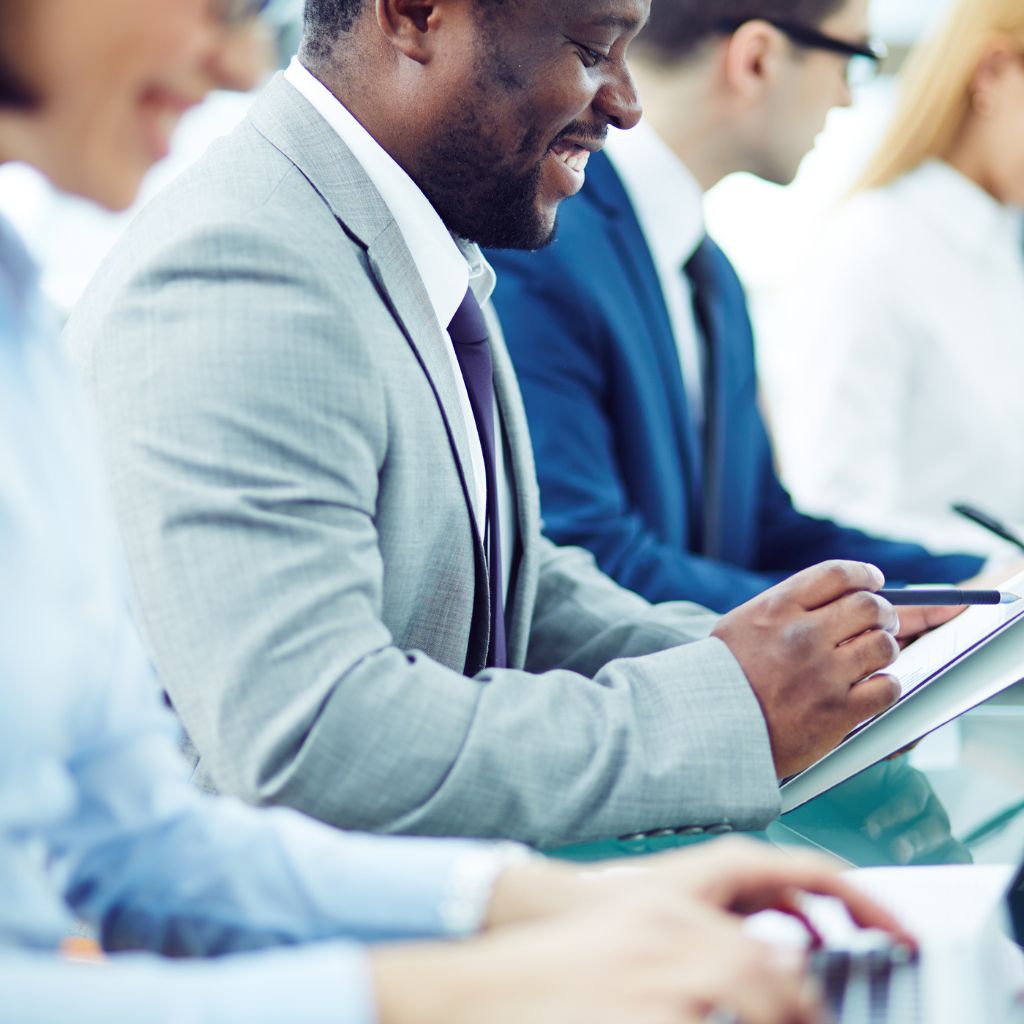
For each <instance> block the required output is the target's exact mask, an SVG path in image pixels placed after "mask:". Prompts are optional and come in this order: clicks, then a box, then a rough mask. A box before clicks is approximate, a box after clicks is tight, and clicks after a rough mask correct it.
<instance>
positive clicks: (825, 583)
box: [779, 561, 885, 611]
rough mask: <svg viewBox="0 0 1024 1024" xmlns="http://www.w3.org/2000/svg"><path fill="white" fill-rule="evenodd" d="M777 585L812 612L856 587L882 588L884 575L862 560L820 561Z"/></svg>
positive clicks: (860, 588) (856, 588)
mask: <svg viewBox="0 0 1024 1024" xmlns="http://www.w3.org/2000/svg"><path fill="white" fill-rule="evenodd" d="M779 586H780V589H781V590H784V591H785V592H786V593H787V596H790V597H792V598H793V599H794V600H796V601H797V602H798V603H799V604H800V605H801V606H802V607H803V608H806V609H807V610H808V611H813V610H814V609H816V608H824V607H825V605H827V604H831V603H832V602H833V601H835V600H836V599H837V598H840V597H843V596H844V595H845V594H850V593H853V592H854V591H856V590H871V591H874V590H881V589H882V587H884V586H885V576H883V575H882V571H881V570H880V569H877V568H876V567H875V566H873V565H868V564H867V563H865V562H841V561H833V562H822V564H821V565H815V566H812V567H811V568H810V569H804V570H803V572H798V573H797V574H796V575H795V576H791V577H790V578H789V579H788V580H786V581H785V582H784V583H781V584H780V585H779Z"/></svg>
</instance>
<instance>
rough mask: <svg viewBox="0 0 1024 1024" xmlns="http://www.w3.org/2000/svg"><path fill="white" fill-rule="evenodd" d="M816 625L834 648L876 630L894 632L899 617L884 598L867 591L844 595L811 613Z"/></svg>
mask: <svg viewBox="0 0 1024 1024" xmlns="http://www.w3.org/2000/svg"><path fill="white" fill-rule="evenodd" d="M815 618H816V619H817V622H818V628H819V629H821V630H822V631H823V635H824V636H825V637H827V638H828V639H829V640H830V641H831V642H832V643H833V644H834V645H835V646H836V647H838V646H839V645H840V644H844V643H847V642H848V641H850V640H852V639H853V638H854V637H858V636H860V635H861V634H862V633H867V632H869V631H870V630H873V629H877V630H883V631H884V632H887V633H891V634H893V635H895V634H896V632H897V630H898V629H899V628H900V617H899V615H898V614H897V613H896V609H895V608H893V606H892V605H891V604H889V602H888V601H886V600H885V599H884V598H881V597H879V596H878V595H877V594H873V593H871V592H870V591H867V590H858V591H856V592H854V593H852V594H846V595H844V596H843V597H840V598H839V599H838V600H836V601H833V602H832V603H831V604H830V605H826V606H825V607H824V608H819V609H818V611H817V612H815Z"/></svg>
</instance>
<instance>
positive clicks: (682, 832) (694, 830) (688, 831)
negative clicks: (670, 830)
mask: <svg viewBox="0 0 1024 1024" xmlns="http://www.w3.org/2000/svg"><path fill="white" fill-rule="evenodd" d="M674 831H675V834H676V835H677V836H683V837H686V836H702V835H704V829H703V828H701V826H700V825H687V826H686V827H685V828H677V829H675V830H674Z"/></svg>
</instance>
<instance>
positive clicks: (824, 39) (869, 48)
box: [718, 18, 889, 88]
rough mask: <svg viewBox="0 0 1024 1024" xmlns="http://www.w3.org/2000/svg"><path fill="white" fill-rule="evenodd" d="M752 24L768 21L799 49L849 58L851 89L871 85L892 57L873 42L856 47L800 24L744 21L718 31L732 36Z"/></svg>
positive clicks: (778, 20) (725, 23)
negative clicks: (870, 82) (867, 83)
mask: <svg viewBox="0 0 1024 1024" xmlns="http://www.w3.org/2000/svg"><path fill="white" fill-rule="evenodd" d="M748 21H764V22H766V23H767V24H769V25H771V26H772V27H773V28H776V29H778V30H779V31H780V32H781V33H782V34H783V35H785V36H787V37H788V38H789V39H790V40H792V42H794V43H796V44H797V46H804V47H807V48H808V49H811V50H825V51H827V52H828V53H838V54H841V55H842V56H844V57H845V58H846V61H847V63H846V81H847V83H848V84H849V85H850V87H851V88H856V87H857V86H859V85H863V84H864V83H865V82H869V81H871V79H872V78H874V77H875V76H876V75H877V74H878V72H879V71H880V70H881V67H882V62H883V61H884V60H885V58H886V57H887V56H888V55H889V53H888V50H887V49H886V47H885V44H884V43H882V42H881V41H876V40H873V41H872V42H870V43H853V42H850V41H849V40H847V39H837V38H836V37H835V36H830V35H827V34H826V33H825V32H819V31H818V29H816V28H810V27H809V26H807V25H800V24H797V23H796V22H792V21H786V20H784V19H782V18H743V19H740V20H735V21H723V22H720V23H719V25H718V30H719V31H720V32H724V33H727V34H732V33H733V32H735V31H736V30H737V29H738V28H740V26H742V25H745V24H746V23H747V22H748Z"/></svg>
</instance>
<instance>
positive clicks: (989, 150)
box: [961, 41, 1024, 207]
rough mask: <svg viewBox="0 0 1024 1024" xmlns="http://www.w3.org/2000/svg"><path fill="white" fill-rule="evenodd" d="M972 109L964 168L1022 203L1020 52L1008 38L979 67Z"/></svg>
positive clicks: (1023, 73) (1023, 82) (1023, 62)
mask: <svg viewBox="0 0 1024 1024" xmlns="http://www.w3.org/2000/svg"><path fill="white" fill-rule="evenodd" d="M972 108H973V112H972V113H971V114H970V115H969V124H968V125H967V131H966V132H965V133H964V134H965V139H966V140H967V141H966V146H967V147H969V150H970V151H969V152H967V153H966V154H964V155H965V156H966V157H967V161H966V164H967V166H966V167H965V168H963V169H964V170H966V171H967V172H968V173H969V174H970V175H971V176H972V177H974V178H975V179H976V180H977V181H978V184H980V185H981V186H982V187H983V188H985V189H987V190H988V191H989V192H990V193H991V194H992V195H993V196H995V198H996V199H998V200H999V201H1000V202H1002V203H1005V204H1006V205H1008V206H1021V207H1024V55H1022V54H1021V53H1020V52H1019V51H1018V50H1016V49H1015V48H1014V47H1013V44H1012V43H1011V42H1009V41H1007V42H1006V44H1005V45H1003V46H1001V47H1000V48H999V50H998V51H997V52H996V53H994V54H992V55H991V56H990V57H988V58H987V60H986V62H985V66H984V68H983V70H981V71H979V73H978V76H977V82H976V85H975V92H974V94H973V98H972ZM961 162H964V161H963V159H961Z"/></svg>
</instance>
